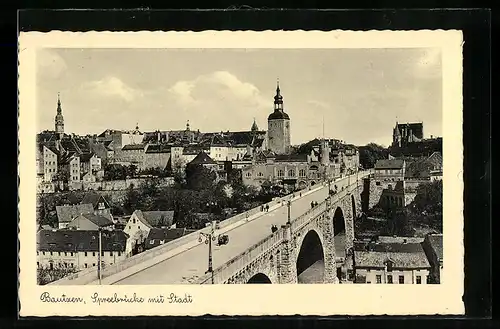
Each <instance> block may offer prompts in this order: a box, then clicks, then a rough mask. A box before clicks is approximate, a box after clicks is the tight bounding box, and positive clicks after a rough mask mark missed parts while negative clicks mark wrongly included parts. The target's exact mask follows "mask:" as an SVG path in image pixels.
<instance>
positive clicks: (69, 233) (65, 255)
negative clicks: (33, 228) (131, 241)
mask: <svg viewBox="0 0 500 329" xmlns="http://www.w3.org/2000/svg"><path fill="white" fill-rule="evenodd" d="M127 238H128V236H127V235H126V234H125V233H124V232H123V231H102V234H101V251H102V254H101V257H102V258H101V261H102V263H103V267H104V268H105V267H106V266H107V265H113V264H116V263H117V262H119V261H122V260H124V259H125V258H126V255H125V245H126V241H127ZM98 257H99V232H98V231H95V230H90V231H87V230H40V231H38V232H37V268H47V269H54V268H72V269H75V270H82V269H86V268H90V267H94V266H97V264H98V262H99V258H98Z"/></svg>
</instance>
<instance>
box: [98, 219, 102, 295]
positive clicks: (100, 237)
mask: <svg viewBox="0 0 500 329" xmlns="http://www.w3.org/2000/svg"><path fill="white" fill-rule="evenodd" d="M101 253H102V228H101V227H99V255H98V260H99V262H98V263H97V271H98V275H99V285H101V280H102V263H101V262H102V260H101Z"/></svg>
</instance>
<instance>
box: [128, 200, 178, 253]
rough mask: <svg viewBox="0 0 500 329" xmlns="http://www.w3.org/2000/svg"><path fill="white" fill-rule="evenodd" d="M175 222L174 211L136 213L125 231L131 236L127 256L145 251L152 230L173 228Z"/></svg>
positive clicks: (129, 220)
mask: <svg viewBox="0 0 500 329" xmlns="http://www.w3.org/2000/svg"><path fill="white" fill-rule="evenodd" d="M173 222H174V211H173V210H167V211H142V210H136V211H134V212H133V213H132V215H131V216H130V218H129V219H128V221H127V224H126V225H125V228H124V230H123V231H124V232H125V233H126V234H127V235H128V236H129V239H128V240H127V248H126V252H127V255H132V254H135V253H139V252H141V251H143V250H144V243H145V241H146V238H147V237H148V235H149V231H150V230H151V229H152V228H168V227H171V226H172V224H173Z"/></svg>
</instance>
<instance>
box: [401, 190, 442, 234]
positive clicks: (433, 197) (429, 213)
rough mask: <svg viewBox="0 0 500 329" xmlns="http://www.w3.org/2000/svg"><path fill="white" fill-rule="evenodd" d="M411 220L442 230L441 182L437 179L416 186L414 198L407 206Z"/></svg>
mask: <svg viewBox="0 0 500 329" xmlns="http://www.w3.org/2000/svg"><path fill="white" fill-rule="evenodd" d="M408 209H409V212H410V215H411V216H412V219H413V221H415V222H417V223H421V224H426V225H427V226H429V227H430V228H432V229H434V230H436V231H438V232H442V231H443V182H442V181H440V180H438V181H434V182H429V183H426V184H420V185H419V186H418V187H417V194H416V196H415V199H414V200H413V201H412V203H411V204H410V205H409V207H408Z"/></svg>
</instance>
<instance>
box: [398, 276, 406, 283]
mask: <svg viewBox="0 0 500 329" xmlns="http://www.w3.org/2000/svg"><path fill="white" fill-rule="evenodd" d="M399 283H400V284H403V283H405V277H404V276H403V275H400V276H399Z"/></svg>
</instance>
